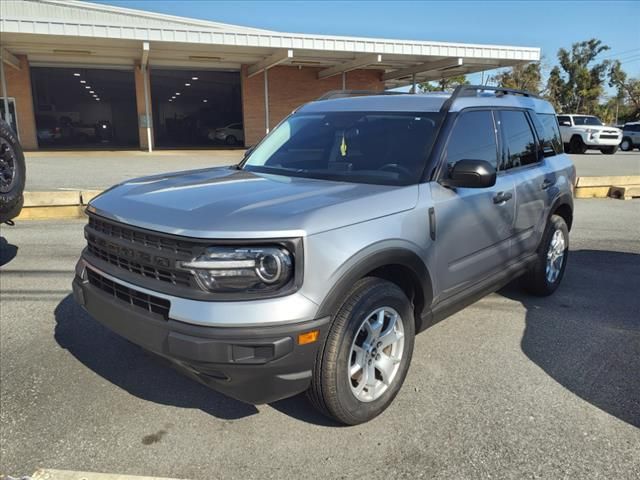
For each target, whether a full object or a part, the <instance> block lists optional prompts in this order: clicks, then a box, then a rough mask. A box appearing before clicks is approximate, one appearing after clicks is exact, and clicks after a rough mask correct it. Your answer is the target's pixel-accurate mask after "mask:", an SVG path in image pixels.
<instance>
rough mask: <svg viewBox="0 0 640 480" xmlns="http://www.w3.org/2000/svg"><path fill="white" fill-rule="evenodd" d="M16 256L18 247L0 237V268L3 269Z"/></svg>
mask: <svg viewBox="0 0 640 480" xmlns="http://www.w3.org/2000/svg"><path fill="white" fill-rule="evenodd" d="M17 255H18V247H17V246H16V245H13V244H11V243H9V242H8V241H7V239H6V238H4V237H0V267H4V266H5V265H6V264H8V263H9V262H10V261H11V260H13V259H14V258H16V256H17Z"/></svg>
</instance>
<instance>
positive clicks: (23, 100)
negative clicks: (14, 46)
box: [0, 55, 38, 150]
mask: <svg viewBox="0 0 640 480" xmlns="http://www.w3.org/2000/svg"><path fill="white" fill-rule="evenodd" d="M16 57H18V59H19V60H20V70H16V69H15V68H13V67H11V66H9V65H7V64H6V63H5V64H4V74H5V77H6V79H7V92H8V96H9V97H14V98H15V99H16V116H17V117H18V135H19V136H20V144H21V145H22V148H24V149H27V150H34V149H36V148H38V137H37V135H36V119H35V115H34V113H33V96H32V95H31V72H30V71H29V60H27V57H26V55H16ZM0 96H2V95H1V92H0Z"/></svg>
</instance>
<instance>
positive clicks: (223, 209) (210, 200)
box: [89, 167, 418, 238]
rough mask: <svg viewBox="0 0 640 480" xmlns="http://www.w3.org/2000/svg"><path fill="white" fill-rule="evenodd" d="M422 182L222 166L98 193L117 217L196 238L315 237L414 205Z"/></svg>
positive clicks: (100, 204)
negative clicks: (282, 173)
mask: <svg viewBox="0 0 640 480" xmlns="http://www.w3.org/2000/svg"><path fill="white" fill-rule="evenodd" d="M417 198H418V187H417V185H412V186H408V187H394V186H386V185H369V184H356V183H344V182H333V181H327V180H315V179H308V178H297V177H285V176H280V175H266V174H258V173H253V172H248V171H244V170H236V169H235V168H229V167H219V168H211V169H205V170H194V171H189V172H178V173H169V174H163V175H156V176H152V177H144V178H138V179H134V180H130V181H128V182H125V183H122V184H119V185H116V186H115V187H112V188H111V189H109V190H107V191H106V192H104V193H103V194H101V195H99V196H98V197H96V198H94V199H93V200H92V201H91V203H90V205H89V210H90V211H92V212H94V213H96V214H98V215H102V216H104V217H107V218H111V219H113V220H116V221H119V222H122V223H127V224H130V225H135V226H138V227H141V228H146V229H149V230H156V231H161V232H165V233H171V234H175V235H183V236H188V237H195V238H275V237H299V236H305V235H313V234H314V233H319V232H323V231H327V230H331V229H335V228H339V227H343V226H346V225H351V224H355V223H360V222H363V221H367V220H371V219H374V218H377V217H383V216H386V215H391V214H394V213H398V212H400V211H403V210H409V209H412V208H413V207H415V205H416V202H417Z"/></svg>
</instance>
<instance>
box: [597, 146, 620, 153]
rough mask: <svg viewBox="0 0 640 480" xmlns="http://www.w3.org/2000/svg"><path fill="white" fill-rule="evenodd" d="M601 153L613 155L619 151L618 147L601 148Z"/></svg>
mask: <svg viewBox="0 0 640 480" xmlns="http://www.w3.org/2000/svg"><path fill="white" fill-rule="evenodd" d="M600 151H601V152H602V153H604V154H605V155H613V154H614V153H616V152H617V151H618V146H617V145H615V146H613V147H604V148H601V149H600Z"/></svg>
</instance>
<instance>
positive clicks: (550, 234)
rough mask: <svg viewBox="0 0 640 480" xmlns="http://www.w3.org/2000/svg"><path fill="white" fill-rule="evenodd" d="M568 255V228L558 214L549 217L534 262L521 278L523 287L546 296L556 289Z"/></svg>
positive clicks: (562, 274)
mask: <svg viewBox="0 0 640 480" xmlns="http://www.w3.org/2000/svg"><path fill="white" fill-rule="evenodd" d="M568 257H569V228H568V227H567V224H566V222H565V221H564V219H563V218H562V217H561V216H559V215H552V216H551V218H549V221H548V223H547V227H546V229H545V232H544V234H543V235H542V240H541V241H540V246H539V247H538V252H537V259H536V263H535V264H534V265H533V267H532V268H531V270H529V272H528V273H526V274H525V276H524V278H523V282H524V287H525V288H526V290H527V291H529V292H530V293H533V294H534V295H539V296H541V297H546V296H548V295H551V294H552V293H553V292H555V291H556V289H557V288H558V286H559V285H560V282H561V281H562V277H563V276H564V270H565V268H566V266H567V258H568Z"/></svg>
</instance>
